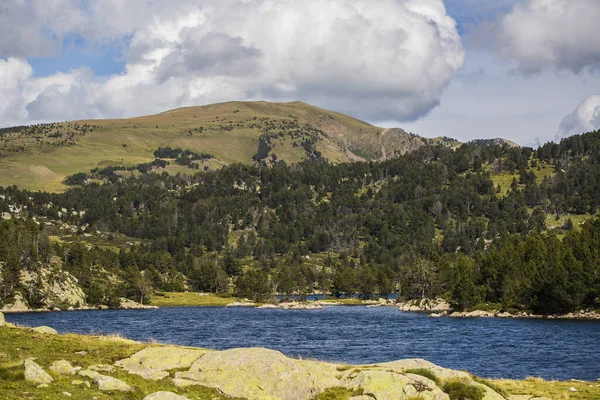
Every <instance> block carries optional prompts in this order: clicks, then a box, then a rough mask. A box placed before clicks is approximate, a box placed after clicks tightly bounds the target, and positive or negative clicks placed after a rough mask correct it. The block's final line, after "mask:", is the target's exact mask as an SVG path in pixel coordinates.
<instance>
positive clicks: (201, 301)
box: [150, 292, 236, 307]
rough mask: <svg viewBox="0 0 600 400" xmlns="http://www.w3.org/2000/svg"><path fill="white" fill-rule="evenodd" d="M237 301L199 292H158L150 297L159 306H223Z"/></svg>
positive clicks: (151, 301)
mask: <svg viewBox="0 0 600 400" xmlns="http://www.w3.org/2000/svg"><path fill="white" fill-rule="evenodd" d="M235 301H236V298H235V297H222V296H217V295H215V294H212V293H197V292H158V293H155V294H153V295H152V297H151V298H150V304H151V305H153V306H157V307H222V306H226V305H227V304H230V303H233V302H235Z"/></svg>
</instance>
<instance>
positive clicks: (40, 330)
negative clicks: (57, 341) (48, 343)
mask: <svg viewBox="0 0 600 400" xmlns="http://www.w3.org/2000/svg"><path fill="white" fill-rule="evenodd" d="M31 330H32V331H34V332H37V333H44V334H46V335H58V332H57V331H56V329H53V328H50V327H49V326H38V327H37V328H32V329H31Z"/></svg>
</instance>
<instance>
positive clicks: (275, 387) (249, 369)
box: [175, 348, 340, 400]
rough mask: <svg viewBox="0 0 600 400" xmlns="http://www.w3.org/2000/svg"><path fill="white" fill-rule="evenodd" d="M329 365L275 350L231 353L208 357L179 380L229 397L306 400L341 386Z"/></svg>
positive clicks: (234, 350) (210, 354) (331, 366)
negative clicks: (206, 387) (286, 354)
mask: <svg viewBox="0 0 600 400" xmlns="http://www.w3.org/2000/svg"><path fill="white" fill-rule="evenodd" d="M335 375H336V370H335V366H334V365H332V364H326V363H319V362H315V361H301V360H293V359H291V358H288V357H286V356H284V355H283V354H281V353H280V352H278V351H275V350H267V349H260V348H250V349H233V350H225V351H215V352H210V353H207V354H206V355H204V356H202V357H200V359H198V360H197V361H196V362H194V363H193V364H192V366H191V367H190V370H189V371H187V372H177V373H176V374H175V377H176V378H178V379H188V380H192V381H196V382H198V383H200V384H201V385H204V386H209V387H213V388H216V389H218V390H220V391H221V392H223V393H225V394H226V395H228V396H232V397H243V398H247V399H249V400H252V399H273V400H275V399H281V400H306V399H310V398H313V397H314V396H315V395H317V394H318V393H320V392H321V391H323V390H325V389H326V388H328V387H333V386H340V382H339V381H338V380H337V379H336V378H335Z"/></svg>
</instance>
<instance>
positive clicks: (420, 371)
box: [404, 368, 440, 385]
mask: <svg viewBox="0 0 600 400" xmlns="http://www.w3.org/2000/svg"><path fill="white" fill-rule="evenodd" d="M404 373H406V374H415V375H421V376H424V377H425V378H427V379H431V380H432V381H434V382H435V383H436V385H437V384H439V383H440V379H439V378H438V377H437V376H436V375H435V374H434V373H433V372H431V371H430V370H428V369H425V368H409V369H407V370H405V371H404Z"/></svg>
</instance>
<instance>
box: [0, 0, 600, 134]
mask: <svg viewBox="0 0 600 400" xmlns="http://www.w3.org/2000/svg"><path fill="white" fill-rule="evenodd" d="M374 4H376V5H374ZM599 18H600V2H598V1H596V0H579V1H578V2H572V1H569V0H496V1H492V0H445V1H443V2H442V0H426V1H424V0H381V1H378V2H377V3H373V2H369V1H367V0H351V1H347V0H330V1H328V2H323V1H319V0H305V1H302V2H301V1H298V0H256V1H254V2H247V1H242V0H221V1H218V0H174V1H171V2H156V1H152V0H103V1H97V2H89V1H87V0H23V1H19V2H6V3H4V4H3V6H2V8H0V38H2V39H0V91H1V92H2V93H3V96H2V97H1V98H0V126H8V125H15V124H24V123H35V122H40V121H50V120H66V119H83V118H109V117H111V118H114V117H130V116H136V115H143V114H150V113H155V112H161V111H164V110H165V109H170V108H175V107H180V106H188V105H197V104H207V103H213V102H219V101H228V100H272V101H289V100H303V101H306V102H309V103H312V104H315V105H318V106H321V107H325V108H329V109H334V110H337V111H341V112H345V113H348V114H351V115H353V116H356V117H359V118H363V119H366V120H368V121H369V122H372V123H375V124H379V125H383V126H400V127H403V128H405V129H406V130H408V131H412V132H414V133H417V134H421V135H424V136H429V137H432V136H450V137H455V138H458V139H460V140H470V139H474V138H484V137H505V138H508V139H511V140H514V141H516V142H518V143H520V144H525V145H534V144H536V143H538V142H543V141H547V140H555V139H559V138H560V137H563V136H566V135H570V134H574V133H581V132H583V131H587V130H592V129H599V128H600V96H599V95H600V73H599V72H598V71H599V68H600V41H599V40H598V39H597V34H596V24H597V20H598V19H599Z"/></svg>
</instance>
